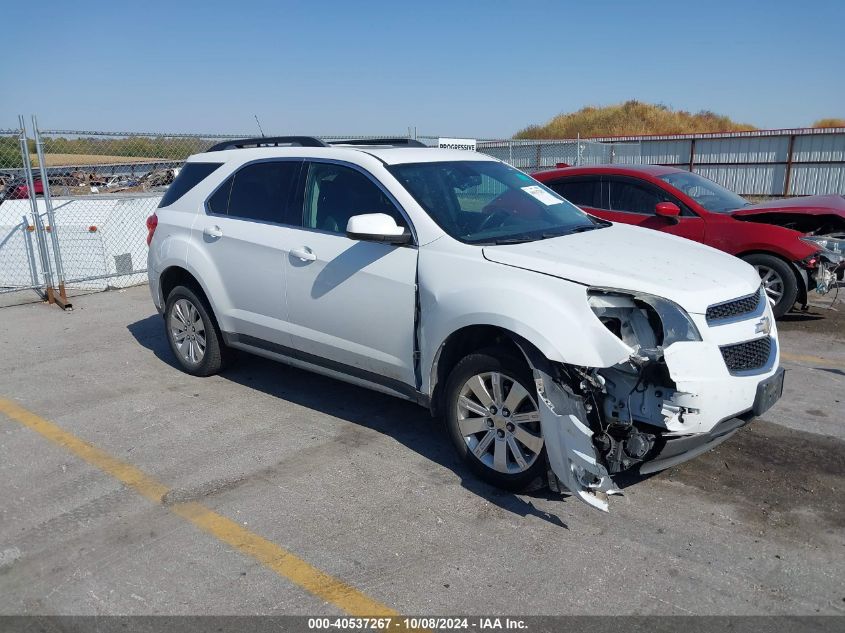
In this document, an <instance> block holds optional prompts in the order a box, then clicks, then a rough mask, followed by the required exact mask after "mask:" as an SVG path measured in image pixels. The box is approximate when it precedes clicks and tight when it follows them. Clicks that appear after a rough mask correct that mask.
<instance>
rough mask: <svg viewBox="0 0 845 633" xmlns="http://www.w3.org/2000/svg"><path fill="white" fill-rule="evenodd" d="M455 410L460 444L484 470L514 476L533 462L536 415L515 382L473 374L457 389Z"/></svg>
mask: <svg viewBox="0 0 845 633" xmlns="http://www.w3.org/2000/svg"><path fill="white" fill-rule="evenodd" d="M456 406H457V420H458V428H459V429H460V432H461V435H462V436H463V438H464V442H466V445H467V448H468V449H469V450H470V451H471V452H472V453H473V454H474V455H475V456H476V457H477V458H478V460H479V461H481V463H483V464H484V465H485V466H487V467H489V468H491V469H493V470H495V471H497V472H500V473H504V474H509V475H514V474H519V473H523V472H525V471H526V470H528V469H529V468H531V466H532V465H533V464H534V462H536V461H537V458H538V457H539V456H540V452H541V451H542V449H543V436H542V433H541V429H540V412H539V409H538V408H537V403H536V402H535V400H534V398H533V397H532V396H531V394H530V393H529V392H528V391H527V390H526V389H525V387H523V386H522V385H521V384H520V383H519V382H517V381H516V380H514V379H513V378H511V377H510V376H507V375H505V374H502V373H499V372H486V373H482V374H477V375H475V376H473V377H472V378H470V379H469V380H467V381H466V383H464V385H463V387H461V390H460V392H459V394H458V401H457V404H456Z"/></svg>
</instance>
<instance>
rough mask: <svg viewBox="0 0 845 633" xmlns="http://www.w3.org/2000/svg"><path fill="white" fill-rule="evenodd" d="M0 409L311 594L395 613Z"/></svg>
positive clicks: (0, 404)
mask: <svg viewBox="0 0 845 633" xmlns="http://www.w3.org/2000/svg"><path fill="white" fill-rule="evenodd" d="M0 413H3V414H4V415H5V416H6V417H8V418H10V419H12V420H15V421H16V422H19V423H21V424H23V425H24V426H25V427H27V428H29V429H31V430H33V431H35V432H36V433H38V434H39V435H41V436H42V437H44V438H46V439H48V440H50V441H51V442H54V443H55V444H58V445H59V446H61V447H63V448H65V449H67V450H68V451H70V452H71V453H73V454H74V455H76V456H77V457H79V458H81V459H83V460H85V461H86V462H88V463H89V464H91V465H92V466H94V467H96V468H98V469H100V470H101V471H103V472H104V473H107V474H109V475H111V476H112V477H114V478H115V479H117V480H118V481H120V482H121V483H123V484H125V485H126V486H128V487H130V488H132V489H133V490H135V492H137V493H138V494H140V495H141V496H143V497H145V498H147V499H149V500H150V501H152V502H153V503H156V504H159V505H162V506H163V507H166V508H167V509H168V510H170V511H171V512H173V513H174V514H176V515H177V516H180V517H182V518H183V519H185V520H187V521H188V522H190V523H192V524H193V525H195V526H196V527H198V528H199V529H200V530H202V531H203V532H206V533H208V534H210V535H211V536H213V537H215V538H216V539H218V540H220V541H222V542H224V543H226V544H227V545H229V546H231V547H232V548H233V549H235V550H237V551H239V552H241V553H242V554H245V555H247V556H249V557H251V558H254V559H255V560H257V561H258V562H259V563H261V564H262V565H264V566H265V567H267V568H268V569H271V570H273V571H274V572H276V573H277V574H278V575H279V576H282V577H283V578H286V579H287V580H289V581H291V582H292V583H294V584H296V585H299V586H300V587H302V588H303V589H305V590H306V591H308V592H309V593H311V594H313V595H315V596H317V597H318V598H321V599H323V600H325V601H326V602H329V603H331V604H333V605H335V606H337V607H339V608H340V609H342V610H343V611H346V612H347V613H349V614H351V615H356V616H396V615H399V614H398V613H397V612H396V611H394V610H393V609H390V608H389V607H387V606H385V605H383V604H381V603H380V602H377V601H376V600H374V599H372V598H370V597H369V596H367V595H365V594H364V593H362V592H360V591H358V590H357V589H355V588H354V587H351V586H349V585H347V584H345V583H344V582H343V581H342V580H339V579H337V578H334V577H333V576H330V575H329V574H327V573H325V572H323V571H320V570H319V569H317V568H316V567H314V566H313V565H311V564H310V563H308V562H306V561H304V560H302V559H301V558H299V557H298V556H296V555H295V554H292V553H291V552H289V551H288V550H286V549H285V548H283V547H281V546H279V545H277V544H276V543H273V542H272V541H268V540H267V539H265V538H263V537H261V536H258V535H257V534H254V533H253V532H250V531H249V530H247V529H244V527H243V526H241V525H239V524H238V523H236V522H235V521H232V520H231V519H227V518H226V517H224V516H222V515H220V514H218V513H216V512H214V511H213V510H210V509H209V508H206V507H205V506H204V505H202V504H200V503H195V502H190V503H176V504H172V505H170V504H168V505H164V504H163V503H162V498H163V497H164V495H165V494H166V493H167V492H168V490H169V489H168V488H167V486H165V485H164V484H162V483H159V482H158V481H156V480H155V479H153V478H152V477H150V476H148V475H146V474H145V473H143V472H142V471H141V470H139V469H138V468H136V467H135V466H132V465H131V464H127V463H125V462H122V461H120V460H119V459H116V458H114V457H112V456H111V455H109V454H108V453H106V452H105V451H102V450H100V449H99V448H97V447H96V446H93V445H92V444H89V443H88V442H86V441H85V440H82V439H80V438H78V437H76V436H75V435H73V434H72V433H69V432H68V431H65V430H64V429H62V428H61V427H59V426H56V425H55V424H53V423H52V422H48V421H47V420H45V419H44V418H42V417H39V416H37V415H35V414H34V413H32V412H30V411H27V410H26V409H24V408H23V407H21V406H20V405H18V404H17V403H15V402H12V401H11V400H5V399H3V398H0Z"/></svg>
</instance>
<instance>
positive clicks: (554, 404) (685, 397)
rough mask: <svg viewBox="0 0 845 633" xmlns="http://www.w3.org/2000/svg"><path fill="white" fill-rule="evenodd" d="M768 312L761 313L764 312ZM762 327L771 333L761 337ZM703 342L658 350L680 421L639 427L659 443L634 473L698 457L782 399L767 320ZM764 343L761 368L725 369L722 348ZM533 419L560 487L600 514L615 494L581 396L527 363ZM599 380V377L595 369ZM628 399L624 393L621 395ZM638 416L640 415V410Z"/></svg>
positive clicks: (710, 331)
mask: <svg viewBox="0 0 845 633" xmlns="http://www.w3.org/2000/svg"><path fill="white" fill-rule="evenodd" d="M766 312H767V313H768V312H769V311H768V309H767V310H766ZM761 324H764V325H765V326H766V327H767V328H771V331H763V332H761V331H760V326H761ZM701 330H702V331H703V333H704V340H702V341H689V342H678V343H675V344H673V345H671V346H669V347H668V348H666V349H665V350H664V355H663V358H664V361H665V364H666V369H667V370H668V372H669V376H670V377H671V379H672V382H674V386H673V389H667V390H666V391H667V392H670V391H671V392H672V395H671V401H669V400H666V402H667V403H670V404H672V405H673V406H674V405H677V406H674V410H675V411H677V410H678V409H677V407H678V406H679V407H682V409H681V410H682V411H683V415H677V414H673V415H666V416H658V417H656V418H655V419H648V420H641V422H642V423H645V424H646V425H648V426H650V427H651V428H652V432H653V433H656V434H657V436H658V439H657V441H656V442H655V444H654V447H653V448H652V449H651V450H650V451H649V453H648V454H647V455H646V456H645V457H644V458H643V461H642V462H641V463H640V464H639V472H640V473H643V474H645V473H651V472H656V471H659V470H662V469H664V468H668V467H670V466H674V465H676V464H679V463H682V462H684V461H687V460H689V459H692V458H694V457H696V456H697V455H700V454H701V453H704V452H706V451H708V450H710V449H711V448H713V447H715V446H717V445H718V444H720V443H721V442H724V441H725V440H727V439H728V438H729V437H731V436H732V435H733V434H734V433H736V431H737V430H738V429H739V428H741V427H742V426H744V425H745V424H747V423H748V422H749V421H750V420H751V419H753V418H754V417H755V416H757V415H760V414H761V413H762V412H763V411H765V410H767V409H768V408H769V407H771V406H772V405H773V404H774V403H775V402H776V401H777V400H778V399H779V398H780V396H781V394H782V389H783V376H784V370H783V369H781V368H779V361H780V354H779V349H778V345H777V332H776V331H775V330H774V325H773V319H771V320H769V319H762V320H759V319H757V318H755V319H753V320H746V321H742V322H737V323H732V324H726V325H724V326H720V327H718V328H708V327H707V325H706V324H702V327H701ZM761 336H771V337H772V345H771V352H770V355H769V358H768V359H767V361H766V362H765V364H764V365H763V366H762V367H758V368H756V369H755V370H753V371H748V372H738V371H734V372H732V371H731V370H729V369H728V366H727V364H726V360H725V357H724V356H723V351H722V347H724V346H725V345H733V344H736V343H737V342H744V341H750V340H753V339H756V338H760V337H761ZM533 368H534V376H535V380H536V382H537V391H538V397H539V402H538V405H539V408H540V418H541V423H542V427H543V435H544V437H545V439H546V449H547V454H548V457H549V463H550V466H551V469H552V471H553V472H554V474H555V475H556V476H557V478H558V480H559V481H560V483H561V484H562V485H563V486H564V487H566V488H567V489H568V490H569V491H570V492H572V493H573V494H574V495H576V496H577V497H579V498H580V499H581V500H583V501H585V502H586V503H588V504H590V505H592V506H594V507H596V508H598V509H601V510H605V511H606V510H607V509H608V503H607V495H609V494H613V493H617V492H619V491H618V489H617V488H616V486H615V484H614V483H613V480H612V478H611V476H610V474H609V473H608V470H607V468H606V467H605V465H604V461H603V458H601V457H600V456H599V452H598V451H597V448H596V446H595V445H594V443H593V430H592V429H591V428H590V427H589V423H588V421H587V420H588V416H587V412H586V408H587V407H588V406H589V405H588V404H587V403H586V402H585V400H584V398H583V396H579V395H577V394H575V393H573V392H572V390H570V389H569V388H567V387H566V386H565V385H562V384H561V383H560V381H555V380H554V379H553V378H552V377H551V376H550V374H553V372H552V371H551V370H549V368H548V367H546V368H545V371H544V368H543V367H542V365H539V366H538V365H537V364H533ZM597 371H598V373H599V375H600V374H601V371H602V370H597ZM625 393H627V391H626V392H625ZM643 411H645V409H643Z"/></svg>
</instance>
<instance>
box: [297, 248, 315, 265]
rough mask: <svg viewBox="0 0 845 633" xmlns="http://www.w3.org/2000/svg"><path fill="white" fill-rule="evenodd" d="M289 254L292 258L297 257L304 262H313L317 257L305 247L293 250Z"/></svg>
mask: <svg viewBox="0 0 845 633" xmlns="http://www.w3.org/2000/svg"><path fill="white" fill-rule="evenodd" d="M290 254H291V255H293V256H294V257H298V258H299V259H301V260H302V261H304V262H313V261H314V260H315V259H317V256H316V255H315V254H314V251H312V250H311V249H310V248H308V247H307V246H300V247H299V248H295V249H293V250H292V251H291V252H290Z"/></svg>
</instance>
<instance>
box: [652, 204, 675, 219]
mask: <svg viewBox="0 0 845 633" xmlns="http://www.w3.org/2000/svg"><path fill="white" fill-rule="evenodd" d="M654 212H655V213H656V214H657V215H659V216H661V217H664V218H671V219H673V220H676V219H677V218H678V216H679V215H681V209H680V208H679V207H678V205H677V204H675V203H674V202H658V203H657V204H656V205H655V206H654Z"/></svg>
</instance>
